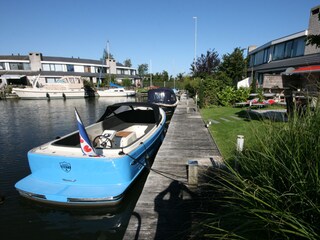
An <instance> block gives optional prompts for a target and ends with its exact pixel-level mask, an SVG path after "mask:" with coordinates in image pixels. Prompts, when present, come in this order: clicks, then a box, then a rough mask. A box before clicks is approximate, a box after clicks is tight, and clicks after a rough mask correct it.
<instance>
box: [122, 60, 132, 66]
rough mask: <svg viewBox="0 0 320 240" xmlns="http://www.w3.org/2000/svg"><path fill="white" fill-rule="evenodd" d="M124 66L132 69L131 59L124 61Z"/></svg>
mask: <svg viewBox="0 0 320 240" xmlns="http://www.w3.org/2000/svg"><path fill="white" fill-rule="evenodd" d="M123 65H124V66H125V67H132V64H131V59H129V58H128V59H126V60H124V62H123Z"/></svg>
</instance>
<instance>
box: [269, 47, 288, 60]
mask: <svg viewBox="0 0 320 240" xmlns="http://www.w3.org/2000/svg"><path fill="white" fill-rule="evenodd" d="M284 48H285V43H279V44H277V45H275V46H274V49H273V57H272V60H279V59H283V56H284Z"/></svg>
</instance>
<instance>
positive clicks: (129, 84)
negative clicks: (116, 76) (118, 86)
mask: <svg viewBox="0 0 320 240" xmlns="http://www.w3.org/2000/svg"><path fill="white" fill-rule="evenodd" d="M122 85H123V86H125V87H130V86H131V85H132V82H131V80H130V79H129V78H125V79H122Z"/></svg>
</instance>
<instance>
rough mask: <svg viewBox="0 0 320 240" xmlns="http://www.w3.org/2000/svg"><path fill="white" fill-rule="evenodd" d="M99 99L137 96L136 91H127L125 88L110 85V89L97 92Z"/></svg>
mask: <svg viewBox="0 0 320 240" xmlns="http://www.w3.org/2000/svg"><path fill="white" fill-rule="evenodd" d="M97 94H98V95H99V97H132V96H135V95H136V91H134V90H126V89H125V88H124V87H122V86H120V85H117V84H114V83H110V87H109V88H108V89H103V90H97Z"/></svg>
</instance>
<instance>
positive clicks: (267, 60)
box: [263, 48, 270, 63]
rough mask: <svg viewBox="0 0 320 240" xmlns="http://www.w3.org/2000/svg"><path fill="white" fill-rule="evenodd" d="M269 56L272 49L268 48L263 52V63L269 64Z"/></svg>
mask: <svg viewBox="0 0 320 240" xmlns="http://www.w3.org/2000/svg"><path fill="white" fill-rule="evenodd" d="M269 54H270V48H266V49H264V51H263V63H267V62H269Z"/></svg>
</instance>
